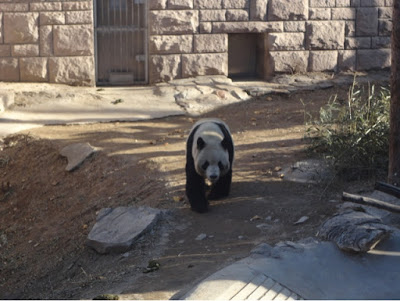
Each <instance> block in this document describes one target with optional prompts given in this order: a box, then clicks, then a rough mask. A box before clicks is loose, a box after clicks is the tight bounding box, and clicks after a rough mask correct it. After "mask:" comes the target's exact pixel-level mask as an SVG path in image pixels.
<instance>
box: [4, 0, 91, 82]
mask: <svg viewBox="0 0 400 301" xmlns="http://www.w3.org/2000/svg"><path fill="white" fill-rule="evenodd" d="M93 40H94V38H93V4H92V1H91V0H70V1H67V0H58V1H57V0H51V1H49V0H47V1H43V0H0V81H21V82H49V83H65V84H70V85H94V84H95V66H94V48H93V47H94V46H93V45H94V43H93Z"/></svg>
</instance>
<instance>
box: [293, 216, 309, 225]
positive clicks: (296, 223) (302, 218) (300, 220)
mask: <svg viewBox="0 0 400 301" xmlns="http://www.w3.org/2000/svg"><path fill="white" fill-rule="evenodd" d="M309 219H310V218H309V217H308V216H302V217H300V218H299V220H298V221H297V222H295V223H294V224H293V225H298V224H302V223H305V222H306V221H308V220H309Z"/></svg>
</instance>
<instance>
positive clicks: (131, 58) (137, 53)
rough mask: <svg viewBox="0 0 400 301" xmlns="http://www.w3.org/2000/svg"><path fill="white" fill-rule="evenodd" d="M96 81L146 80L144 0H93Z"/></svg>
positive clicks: (103, 83) (125, 81)
mask: <svg viewBox="0 0 400 301" xmlns="http://www.w3.org/2000/svg"><path fill="white" fill-rule="evenodd" d="M94 24H95V49H96V50H95V51H96V53H95V56H96V83H97V85H133V84H146V83H147V81H148V74H147V18H146V0H95V1H94Z"/></svg>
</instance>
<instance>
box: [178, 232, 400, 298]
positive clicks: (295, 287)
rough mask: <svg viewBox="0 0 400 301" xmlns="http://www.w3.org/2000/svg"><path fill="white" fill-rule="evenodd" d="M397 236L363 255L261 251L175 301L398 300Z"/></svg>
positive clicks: (319, 245)
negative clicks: (195, 300) (184, 300)
mask: <svg viewBox="0 0 400 301" xmlns="http://www.w3.org/2000/svg"><path fill="white" fill-rule="evenodd" d="M399 266H400V231H398V230H396V232H395V233H394V234H393V235H392V236H391V237H390V238H389V239H388V240H387V241H385V242H383V243H382V244H380V245H378V246H377V247H376V248H375V249H374V250H371V251H370V252H368V253H367V254H349V253H344V252H342V251H340V250H339V249H338V248H337V247H336V246H335V245H334V244H333V243H330V242H319V241H316V240H314V239H309V240H308V241H304V242H302V243H292V242H289V243H280V244H278V245H277V246H275V247H269V246H268V245H265V244H264V245H263V246H261V247H260V248H258V249H256V250H254V251H253V254H252V255H251V256H249V257H247V258H245V259H243V260H240V261H238V262H236V263H234V264H232V265H230V266H228V267H226V268H224V269H222V270H220V271H218V272H216V273H215V274H213V275H211V276H210V277H208V278H207V279H205V280H203V281H202V282H200V283H199V284H198V285H197V286H195V287H194V288H193V289H191V290H190V291H188V292H185V293H181V294H180V295H179V294H178V295H176V296H174V299H175V298H176V299H188V300H194V299H197V300H211V299H215V300H222V299H224V300H237V299H241V300H274V299H275V300H289V299H301V298H304V299H314V300H315V299H319V300H321V299H324V300H325V299H353V300H361V299H364V300H367V299H375V300H377V299H399V298H400V286H399V283H400V270H399V268H398V267H399Z"/></svg>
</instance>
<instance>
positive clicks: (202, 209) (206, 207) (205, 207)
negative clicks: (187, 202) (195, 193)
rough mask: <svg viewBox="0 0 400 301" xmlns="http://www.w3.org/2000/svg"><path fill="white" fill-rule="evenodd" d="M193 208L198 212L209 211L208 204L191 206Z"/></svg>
mask: <svg viewBox="0 0 400 301" xmlns="http://www.w3.org/2000/svg"><path fill="white" fill-rule="evenodd" d="M191 209H192V210H193V211H195V212H197V213H205V212H207V211H208V206H203V207H193V206H192V207H191Z"/></svg>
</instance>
